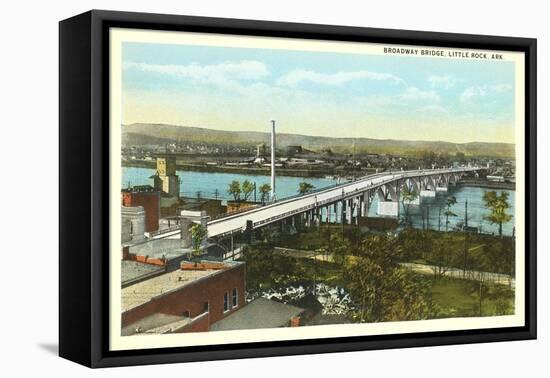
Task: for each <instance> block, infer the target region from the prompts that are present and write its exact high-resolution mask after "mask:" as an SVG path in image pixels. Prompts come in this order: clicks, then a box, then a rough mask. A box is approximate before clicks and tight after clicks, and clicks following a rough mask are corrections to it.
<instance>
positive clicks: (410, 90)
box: [123, 43, 515, 143]
mask: <svg viewBox="0 0 550 378" xmlns="http://www.w3.org/2000/svg"><path fill="white" fill-rule="evenodd" d="M123 70H124V72H123V104H124V107H123V108H124V114H123V120H124V123H133V122H154V123H169V124H177V125H187V126H198V127H208V128H215V129H222V130H254V131H267V130H268V127H269V120H270V119H272V118H274V119H276V120H277V121H278V127H279V130H280V132H289V133H302V134H308V135H324V136H349V137H369V138H383V139H386V138H392V139H412V140H414V139H416V140H448V141H453V142H468V141H487V142H512V143H513V141H514V92H515V89H514V66H513V63H511V62H505V61H490V60H487V61H479V60H466V59H456V60H454V59H436V58H419V57H404V56H382V55H363V54H343V53H332V52H302V51H286V50H269V49H250V48H229V47H212V46H186V45H164V44H145V43H124V45H123Z"/></svg>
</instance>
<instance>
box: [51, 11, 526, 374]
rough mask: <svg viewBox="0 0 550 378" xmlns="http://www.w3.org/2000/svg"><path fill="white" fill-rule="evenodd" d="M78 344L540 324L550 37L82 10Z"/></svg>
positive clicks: (253, 350)
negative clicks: (543, 96) (539, 235)
mask: <svg viewBox="0 0 550 378" xmlns="http://www.w3.org/2000/svg"><path fill="white" fill-rule="evenodd" d="M59 58H60V59H59V61H60V63H59V73H60V75H59V77H60V83H59V86H60V101H59V104H60V105H59V106H60V108H59V114H60V121H59V124H60V126H59V127H60V151H59V154H60V256H59V258H60V266H59V268H60V269H59V281H60V282H59V299H60V307H59V330H60V331H59V353H60V355H61V356H62V357H65V358H67V359H70V360H73V361H76V362H78V363H81V364H84V365H87V366H90V367H107V366H116V365H136V364H155V363H167V362H183V361H199V360H215V359H229V358H243V357H262V356H274V355H290V354H305V353H324V352H343V351H352V350H367V349H380V348H401V347H413V346H428V345H445V344H456V343H476V342H490V341H504V340H523V339H532V338H535V337H536V285H535V283H536V269H535V267H536V245H535V243H536V177H535V174H536V160H535V157H536V151H535V146H536V143H535V140H536V139H535V138H536V40H534V39H527V38H514V37H496V36H482V35H465V34H447V33H434V32H418V31H403V30H383V29H371V28H357V27H343V26H327V25H311V24H295V23H281V22H266V21H250V20H235V19H217V18H203V17H188V16H174V15H159V14H143V13H124V12H111V11H90V12H87V13H84V14H82V15H79V16H75V17H73V18H70V19H67V20H64V21H61V22H60V56H59Z"/></svg>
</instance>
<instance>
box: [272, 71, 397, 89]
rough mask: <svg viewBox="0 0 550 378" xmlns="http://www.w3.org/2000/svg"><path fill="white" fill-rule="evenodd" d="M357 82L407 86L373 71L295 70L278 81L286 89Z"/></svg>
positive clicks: (395, 78)
mask: <svg viewBox="0 0 550 378" xmlns="http://www.w3.org/2000/svg"><path fill="white" fill-rule="evenodd" d="M356 80H376V81H385V80H387V81H390V82H393V83H397V84H405V82H404V81H403V80H402V79H401V78H399V77H397V76H395V75H392V74H387V73H380V72H372V71H344V72H336V73H331V74H325V73H320V72H315V71H308V70H302V69H297V70H293V71H290V72H289V73H287V74H285V75H283V76H281V77H280V78H279V79H278V80H277V84H278V85H281V86H285V87H295V86H298V85H299V84H301V83H303V82H309V83H314V84H321V85H333V86H338V85H343V84H346V83H349V82H350V81H356Z"/></svg>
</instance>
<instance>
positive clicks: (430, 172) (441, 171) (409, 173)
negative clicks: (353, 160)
mask: <svg viewBox="0 0 550 378" xmlns="http://www.w3.org/2000/svg"><path fill="white" fill-rule="evenodd" d="M479 169H481V168H479V167H461V168H442V169H420V170H413V171H385V172H380V173H375V174H372V175H368V176H364V177H362V178H360V179H358V180H355V181H352V182H346V183H343V184H339V185H336V186H332V187H324V188H320V189H319V190H317V191H315V192H310V193H307V194H298V195H295V196H291V197H285V198H284V199H283V200H280V201H274V202H271V203H269V204H265V205H263V206H260V207H256V208H254V209H250V210H247V211H243V213H254V212H257V211H260V210H264V209H265V208H268V207H275V206H278V205H281V204H285V203H288V202H291V201H294V200H296V199H307V198H311V197H315V196H316V195H319V194H321V193H324V192H330V191H333V190H335V189H338V188H345V187H346V186H349V185H350V184H353V183H358V182H362V181H367V180H371V181H372V180H374V179H376V178H377V177H383V176H388V175H390V174H391V175H392V177H391V178H390V179H388V180H385V181H383V182H379V183H376V185H374V186H373V187H378V186H381V185H385V184H387V183H389V182H392V181H394V180H395V179H396V177H395V176H400V177H398V179H402V178H409V177H418V176H431V175H436V174H445V173H454V172H465V171H475V170H479ZM369 189H370V188H369ZM355 194H356V193H355V192H351V193H349V192H348V193H344V195H343V196H342V199H347V198H349V197H353V196H354V195H355ZM334 201H335V200H334V199H332V200H329V201H323V203H330V202H334ZM317 206H319V204H318V205H317ZM313 207H315V206H313ZM243 213H239V214H235V213H231V214H227V216H224V217H219V218H216V219H214V220H212V221H211V224H213V223H217V222H220V221H224V220H226V219H230V218H233V217H239V216H241V215H242V214H243ZM285 217H287V216H285Z"/></svg>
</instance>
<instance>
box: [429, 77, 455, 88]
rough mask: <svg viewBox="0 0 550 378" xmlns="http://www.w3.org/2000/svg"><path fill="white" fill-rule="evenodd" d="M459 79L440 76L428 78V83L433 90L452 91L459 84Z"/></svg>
mask: <svg viewBox="0 0 550 378" xmlns="http://www.w3.org/2000/svg"><path fill="white" fill-rule="evenodd" d="M458 81H459V80H458V79H457V78H454V77H452V76H449V75H444V76H438V75H432V76H430V77H428V82H429V83H430V85H431V87H432V88H444V89H450V88H452V87H454V86H455V85H456V84H457V83H458Z"/></svg>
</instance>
